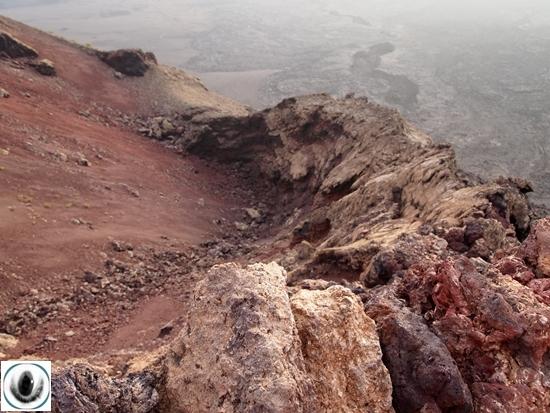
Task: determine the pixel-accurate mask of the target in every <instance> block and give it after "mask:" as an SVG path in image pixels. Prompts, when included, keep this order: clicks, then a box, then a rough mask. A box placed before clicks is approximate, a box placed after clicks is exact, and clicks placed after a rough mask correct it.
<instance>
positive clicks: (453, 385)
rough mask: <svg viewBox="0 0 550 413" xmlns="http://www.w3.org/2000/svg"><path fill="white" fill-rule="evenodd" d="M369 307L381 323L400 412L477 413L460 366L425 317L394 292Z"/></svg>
mask: <svg viewBox="0 0 550 413" xmlns="http://www.w3.org/2000/svg"><path fill="white" fill-rule="evenodd" d="M388 290H389V289H388ZM365 308H366V310H367V314H368V315H369V316H370V317H371V318H373V319H374V320H375V322H376V326H377V329H378V334H379V336H380V344H381V345H382V350H383V353H384V364H385V365H386V366H387V368H388V370H389V372H390V375H391V378H392V383H393V388H394V390H393V391H394V395H393V396H394V407H395V408H396V410H397V411H399V412H419V411H423V412H424V411H426V412H452V413H459V412H460V413H468V412H472V411H473V402H472V395H471V393H470V390H469V389H468V386H467V385H466V383H465V382H464V380H463V378H462V376H461V373H460V371H459V369H458V366H457V364H456V362H455V361H454V360H453V358H452V356H451V354H450V353H449V350H448V349H447V347H446V346H445V344H444V343H443V342H442V340H441V339H439V338H438V337H437V336H436V335H435V334H434V333H433V332H432V331H430V329H429V327H428V326H427V325H426V323H425V321H424V320H423V319H422V317H421V316H419V315H417V314H414V313H413V312H412V311H410V309H408V308H406V307H405V306H403V305H402V302H401V301H400V300H398V299H396V298H395V297H394V296H393V294H391V293H390V294H388V295H385V294H384V293H382V294H379V295H378V296H376V297H374V298H373V299H372V300H368V301H367V303H366V304H365Z"/></svg>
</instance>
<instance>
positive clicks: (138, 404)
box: [52, 363, 159, 413]
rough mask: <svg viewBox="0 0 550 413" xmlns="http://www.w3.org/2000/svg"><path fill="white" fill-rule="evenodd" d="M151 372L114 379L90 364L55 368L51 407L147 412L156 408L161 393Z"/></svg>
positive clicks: (87, 412)
mask: <svg viewBox="0 0 550 413" xmlns="http://www.w3.org/2000/svg"><path fill="white" fill-rule="evenodd" d="M154 385H155V378H154V376H153V375H152V374H150V373H142V374H139V375H129V376H127V377H126V378H124V379H112V378H110V377H109V376H108V375H107V374H106V373H105V372H104V371H101V370H99V369H97V368H94V367H91V366H89V365H87V364H82V363H79V364H75V365H73V366H68V367H62V368H59V369H54V372H53V375H52V394H53V400H52V407H53V411H54V412H58V413H75V412H78V413H103V412H124V413H148V412H153V411H156V410H155V408H156V406H157V405H158V402H159V395H158V393H157V391H156V390H155V387H154Z"/></svg>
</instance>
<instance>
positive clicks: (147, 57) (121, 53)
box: [97, 49, 157, 76]
mask: <svg viewBox="0 0 550 413" xmlns="http://www.w3.org/2000/svg"><path fill="white" fill-rule="evenodd" d="M97 53H98V56H99V58H100V59H101V60H103V61H104V62H105V63H106V64H107V65H109V66H111V67H112V68H113V69H115V70H116V71H117V72H120V73H122V74H125V75H127V76H143V75H145V73H146V72H147V71H148V70H149V67H150V66H151V65H156V62H157V61H156V58H155V56H154V55H153V54H152V53H146V52H144V51H143V50H140V49H121V50H115V51H110V52H97Z"/></svg>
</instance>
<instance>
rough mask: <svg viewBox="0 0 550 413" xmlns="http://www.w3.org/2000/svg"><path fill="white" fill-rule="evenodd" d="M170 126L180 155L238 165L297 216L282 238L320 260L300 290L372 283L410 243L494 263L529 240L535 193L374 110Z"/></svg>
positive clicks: (315, 108)
mask: <svg viewBox="0 0 550 413" xmlns="http://www.w3.org/2000/svg"><path fill="white" fill-rule="evenodd" d="M171 125H173V126H174V128H175V129H176V132H174V131H172V133H171V136H172V137H171V139H172V142H173V143H174V144H175V145H178V146H180V147H181V148H183V149H185V150H187V151H189V152H192V153H195V154H198V155H200V156H203V157H208V158H215V159H217V160H219V161H224V162H238V163H239V164H241V165H243V168H245V170H246V171H247V174H248V176H250V177H251V178H252V180H253V182H255V184H256V185H257V183H258V182H264V183H265V188H266V189H265V191H267V192H270V193H271V195H272V196H273V197H274V198H275V199H277V200H278V205H284V206H285V210H286V211H290V210H292V209H294V211H295V213H294V214H293V215H292V216H291V217H290V218H289V219H287V220H286V222H285V225H284V226H283V230H282V232H281V233H282V236H284V234H285V231H291V234H292V235H291V236H292V238H291V240H290V242H291V244H293V245H294V244H296V243H298V242H301V241H308V242H312V243H315V244H316V251H315V253H314V254H312V257H311V258H310V259H309V260H306V261H305V262H302V263H300V265H296V266H292V265H291V266H290V268H289V269H290V270H291V278H292V279H293V280H299V279H305V278H312V277H328V278H335V275H336V278H338V277H340V278H345V279H348V280H349V279H352V280H357V279H364V280H366V279H367V278H368V277H369V273H370V274H371V276H373V273H372V267H371V261H372V259H373V257H374V256H376V255H377V254H378V253H379V252H380V251H382V250H384V249H385V248H386V247H391V245H392V244H393V243H395V242H396V241H397V240H398V239H399V237H400V236H401V235H403V234H411V233H415V232H421V233H424V234H425V233H429V232H432V233H434V234H436V235H438V236H441V237H442V238H444V239H446V240H447V241H448V242H450V243H451V247H452V248H454V249H456V250H457V251H459V252H468V254H469V255H470V256H472V257H482V258H485V259H490V257H491V256H492V254H493V253H494V252H495V251H496V250H498V249H499V248H502V247H504V246H505V245H507V244H509V243H516V244H517V242H518V241H517V237H518V236H520V235H521V236H523V235H525V234H526V233H528V231H529V225H530V211H529V207H528V202H527V198H526V196H525V193H526V192H528V191H529V186H528V185H527V184H526V183H524V182H522V181H519V180H512V179H510V180H506V179H500V180H498V181H496V182H492V183H484V184H483V183H480V182H479V180H477V179H474V178H472V177H469V176H468V175H467V174H465V173H463V172H462V171H460V170H459V169H458V167H457V165H456V160H455V156H454V152H453V151H452V149H451V148H449V147H448V146H445V145H434V144H432V142H431V140H430V138H429V137H428V136H426V135H424V134H422V133H421V132H420V131H418V130H416V129H415V128H414V127H412V126H411V125H410V124H408V123H407V122H406V121H405V120H404V119H403V118H402V117H401V116H400V115H399V114H398V113H397V112H396V111H394V110H392V109H388V108H385V107H381V106H379V105H376V104H373V103H369V102H368V101H367V100H366V99H356V98H346V99H335V98H332V97H330V96H327V95H314V96H306V97H301V98H293V99H287V100H285V101H283V102H281V103H280V104H279V105H277V106H276V107H274V108H272V109H267V110H265V111H263V112H259V113H255V114H253V115H250V116H246V117H240V118H239V117H223V116H215V115H212V114H210V113H208V112H204V111H199V112H196V113H193V112H192V111H191V112H190V113H187V114H185V113H184V114H181V115H180V116H179V117H176V118H174V119H173V120H172V122H171ZM287 233H288V232H287ZM375 278H376V276H375ZM377 282H378V281H377V280H376V279H373V280H369V281H368V283H369V284H370V285H372V284H373V283H377Z"/></svg>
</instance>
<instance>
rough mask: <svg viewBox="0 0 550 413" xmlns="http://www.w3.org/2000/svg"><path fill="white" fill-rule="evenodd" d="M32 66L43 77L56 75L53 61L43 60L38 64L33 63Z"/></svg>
mask: <svg viewBox="0 0 550 413" xmlns="http://www.w3.org/2000/svg"><path fill="white" fill-rule="evenodd" d="M31 66H32V67H34V69H35V70H36V71H37V72H38V73H40V74H41V75H44V76H55V75H56V71H55V65H54V64H53V62H52V61H51V60H48V59H42V60H39V61H38V62H35V63H34V62H33V63H31Z"/></svg>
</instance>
